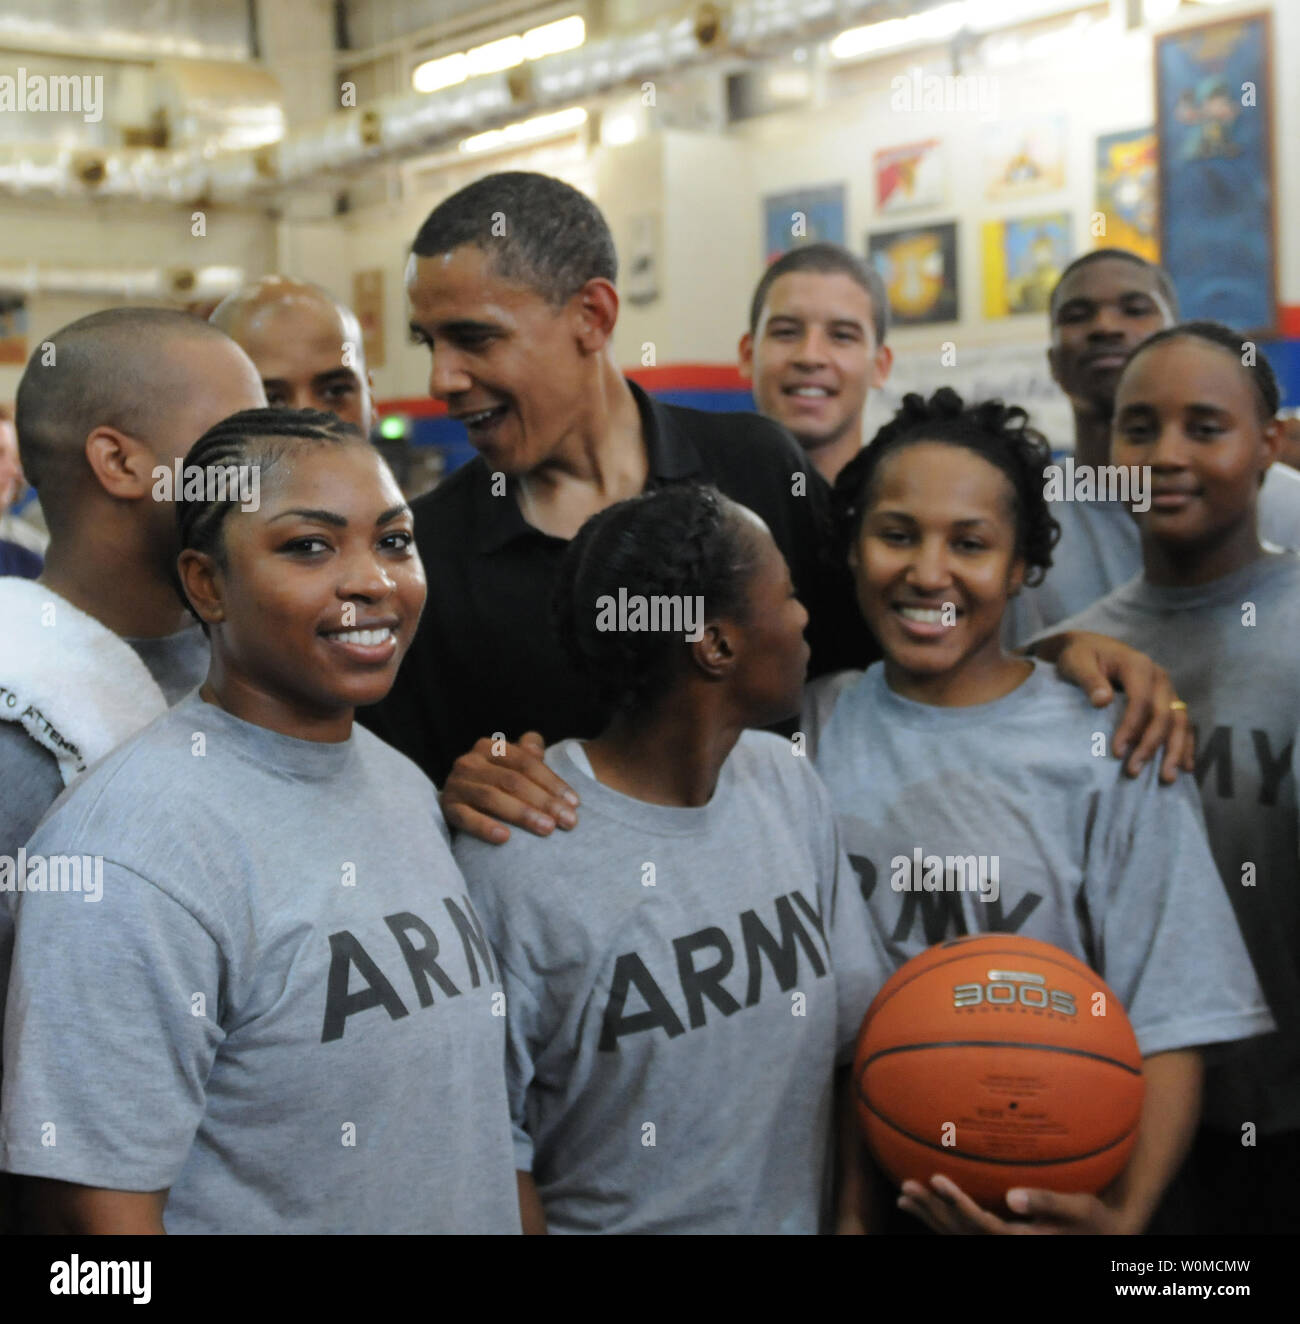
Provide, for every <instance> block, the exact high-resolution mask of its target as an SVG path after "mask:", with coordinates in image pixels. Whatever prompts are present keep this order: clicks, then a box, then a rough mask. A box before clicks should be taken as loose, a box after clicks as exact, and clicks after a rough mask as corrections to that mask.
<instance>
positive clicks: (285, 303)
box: [211, 276, 373, 434]
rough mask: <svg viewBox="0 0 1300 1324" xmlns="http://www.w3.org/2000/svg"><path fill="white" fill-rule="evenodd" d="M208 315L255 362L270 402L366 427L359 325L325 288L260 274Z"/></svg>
mask: <svg viewBox="0 0 1300 1324" xmlns="http://www.w3.org/2000/svg"><path fill="white" fill-rule="evenodd" d="M211 321H212V324H213V325H214V326H217V327H220V328H221V330H223V331H224V332H226V334H227V335H229V336H230V337H232V338H233V339H234V340H235V341H236V342H237V343H238V344H239V345H240V346H241V347H242V348H243V349H244V350H245V352H246V353H247V354H248V356H249V358H251V359H252V360H253V362H254V363H255V364H256V365H257V371H258V374H259V375H260V376H261V378H262V385H263V387H264V388H265V390H266V398H267V400H268V401H270V403H271V404H272V405H281V406H284V407H285V408H289V409H322V410H325V411H326V412H327V413H331V414H337V415H338V417H339V418H341V419H344V420H345V421H347V422H349V423H355V424H356V425H357V426H358V427H359V428H361V430H362V431H363V432H365V433H367V434H369V432H370V424H371V422H372V420H373V405H372V400H371V383H370V374H369V373H368V372H367V370H366V358H365V349H364V347H363V345H362V339H361V325H360V323H359V322H358V321H357V316H356V314H355V313H354V312H353V311H352V309H351V308H349V307H348V306H347V305H346V304H342V303H339V301H338V300H337V299H335V298H334V296H333V295H331V294H330V293H329V292H328V291H327V290H323V289H321V287H320V286H319V285H312V284H309V283H308V282H306V281H300V280H291V279H290V278H289V277H287V276H263V277H262V278H261V280H256V281H254V282H253V283H252V284H251V285H245V286H244V287H243V288H242V289H240V290H236V291H235V293H234V294H232V295H230V296H229V297H228V298H225V299H223V300H222V301H221V303H219V304H218V305H217V307H216V308H215V309H214V310H213V313H212V318H211Z"/></svg>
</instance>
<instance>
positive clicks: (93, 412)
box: [14, 308, 229, 528]
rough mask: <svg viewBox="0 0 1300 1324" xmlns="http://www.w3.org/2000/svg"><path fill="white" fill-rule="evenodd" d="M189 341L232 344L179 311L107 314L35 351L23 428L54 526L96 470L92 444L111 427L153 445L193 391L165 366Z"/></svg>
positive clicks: (18, 424)
mask: <svg viewBox="0 0 1300 1324" xmlns="http://www.w3.org/2000/svg"><path fill="white" fill-rule="evenodd" d="M185 338H192V339H199V340H202V339H207V338H215V339H219V340H223V341H227V343H229V338H228V337H227V336H226V335H225V334H224V333H223V332H221V331H219V330H218V329H217V328H216V327H214V326H209V325H208V323H207V322H205V321H203V319H202V318H199V317H195V316H194V315H193V314H191V313H184V312H180V311H178V310H177V309H175V308H108V309H105V310H104V311H103V312H98V313H91V314H90V315H89V316H88V317H82V318H79V319H78V320H77V321H75V322H70V323H69V324H68V325H67V326H65V327H64V328H63V329H62V330H60V331H56V332H55V333H54V334H53V335H52V336H50V337H49V338H48V339H46V340H45V341H43V342H42V343H41V344H40V345H38V346H37V348H36V349H35V350H34V351H33V353H32V356H31V358H30V359H28V361H27V367H26V368H25V369H24V371H23V375H22V380H21V381H20V382H19V383H18V395H17V400H16V403H15V409H14V414H15V418H14V426H15V429H16V430H17V433H18V451H19V455H20V456H21V459H22V465H23V472H24V473H25V474H26V476H27V481H28V482H29V483H30V484H31V485H32V486H33V487H34V488H35V489H36V490H37V492H39V493H40V497H41V507H42V509H43V510H44V511H45V514H46V517H47V519H48V520H49V522H50V523H51V525H52V526H54V527H55V528H58V527H60V526H62V525H64V524H65V523H66V520H67V518H68V516H69V515H70V513H71V512H70V511H68V510H67V509H66V508H65V502H66V499H67V497H68V495H69V494H70V493H71V491H72V490H73V489H74V487H75V486H76V485H77V484H78V483H79V482H80V481H81V480H82V478H83V477H84V476H85V475H86V473H88V466H87V464H86V458H85V443H86V438H87V437H88V436H89V435H90V433H91V432H93V431H94V430H95V429H96V428H97V427H112V428H116V429H117V430H118V431H120V432H124V433H126V434H127V435H128V436H130V437H135V438H136V439H138V440H140V441H153V440H154V435H155V434H156V433H157V432H158V431H159V430H160V429H161V428H162V427H164V425H165V421H164V419H163V415H164V414H165V412H166V411H167V410H168V409H171V408H175V407H176V405H177V404H178V403H179V398H180V397H181V396H183V394H184V392H185V391H186V390H187V389H188V383H187V382H185V381H182V380H180V378H179V377H177V376H175V375H174V374H173V376H172V377H171V378H169V377H168V375H167V372H166V371H165V369H160V366H159V365H160V363H162V362H165V355H166V351H167V348H168V347H169V346H170V345H173V344H175V343H176V342H177V341H178V340H182V339H185Z"/></svg>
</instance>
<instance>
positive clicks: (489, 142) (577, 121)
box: [460, 106, 587, 152]
mask: <svg viewBox="0 0 1300 1324" xmlns="http://www.w3.org/2000/svg"><path fill="white" fill-rule="evenodd" d="M586 122H587V112H586V110H585V109H584V108H583V107H582V106H570V107H569V108H568V109H567V110H554V111H551V112H550V113H549V114H547V115H534V116H533V117H532V119H528V120H520V121H519V122H518V123H516V124H507V125H506V126H505V128H503V129H489V130H488V131H487V132H486V133H476V134H474V135H473V137H470V138H466V139H464V140H463V141H462V142H461V144H460V150H461V151H462V152H492V151H498V150H500V149H501V148H503V147H513V146H515V145H516V144H517V143H526V142H535V141H536V140H537V139H539V138H551V137H555V136H556V135H557V134H561V133H572V132H573V130H574V129H577V128H580V127H581V126H582V125H583V124H585V123H586Z"/></svg>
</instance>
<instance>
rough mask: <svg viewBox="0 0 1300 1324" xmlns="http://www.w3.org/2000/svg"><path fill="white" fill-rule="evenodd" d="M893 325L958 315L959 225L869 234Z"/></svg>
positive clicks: (919, 323) (950, 319)
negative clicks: (886, 292) (886, 295)
mask: <svg viewBox="0 0 1300 1324" xmlns="http://www.w3.org/2000/svg"><path fill="white" fill-rule="evenodd" d="M867 256H868V257H869V258H870V259H871V262H872V264H873V265H874V266H875V268H876V270H877V271H879V272H880V277H881V279H882V280H883V281H884V282H885V289H886V290H888V291H889V311H890V316H891V317H892V319H893V321H894V323H895V325H897V326H925V325H927V324H929V323H932V322H955V321H956V320H957V316H958V314H957V226H956V224H955V223H954V222H952V221H949V222H947V223H946V224H944V225H920V226H915V227H913V228H912V229H908V230H887V231H882V232H878V233H876V234H870V235H868V236H867Z"/></svg>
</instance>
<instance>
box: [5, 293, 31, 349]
mask: <svg viewBox="0 0 1300 1324" xmlns="http://www.w3.org/2000/svg"><path fill="white" fill-rule="evenodd" d="M26 362H27V301H26V300H25V299H24V298H23V296H22V295H21V294H0V363H19V364H21V363H26Z"/></svg>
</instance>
